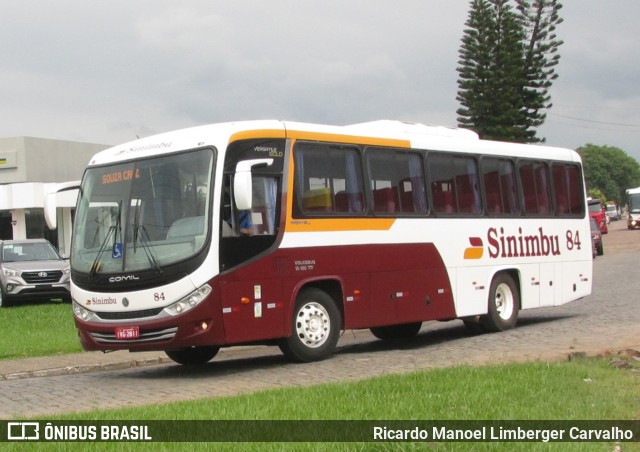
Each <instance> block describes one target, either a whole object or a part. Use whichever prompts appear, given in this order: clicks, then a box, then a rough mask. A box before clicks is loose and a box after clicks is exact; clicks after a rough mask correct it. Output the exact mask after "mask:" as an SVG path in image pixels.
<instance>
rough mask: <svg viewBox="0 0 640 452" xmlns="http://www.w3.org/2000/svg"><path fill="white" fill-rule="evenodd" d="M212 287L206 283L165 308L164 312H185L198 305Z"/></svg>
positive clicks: (175, 313) (176, 313) (173, 313)
mask: <svg viewBox="0 0 640 452" xmlns="http://www.w3.org/2000/svg"><path fill="white" fill-rule="evenodd" d="M211 291H212V289H211V286H210V285H209V284H205V285H204V286H202V287H200V288H199V289H196V290H194V291H193V292H191V293H190V294H189V295H187V296H186V297H184V298H182V299H181V300H178V301H176V302H175V303H173V304H171V305H169V306H167V307H166V308H164V312H166V313H168V314H171V315H178V314H184V313H185V312H187V311H188V310H190V309H193V308H195V307H196V306H198V305H199V304H200V303H201V302H202V301H203V300H204V299H205V298H207V296H208V295H209V294H210V293H211Z"/></svg>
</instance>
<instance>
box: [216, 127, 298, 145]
mask: <svg viewBox="0 0 640 452" xmlns="http://www.w3.org/2000/svg"><path fill="white" fill-rule="evenodd" d="M286 134H287V131H286V130H284V129H256V130H244V131H242V132H237V133H234V134H233V135H231V137H230V138H229V143H233V142H234V141H238V140H250V139H252V138H286Z"/></svg>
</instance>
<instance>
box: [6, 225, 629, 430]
mask: <svg viewBox="0 0 640 452" xmlns="http://www.w3.org/2000/svg"><path fill="white" fill-rule="evenodd" d="M604 240H605V255H604V256H601V257H598V258H597V259H596V260H595V262H594V275H595V276H594V279H595V285H594V293H593V295H592V296H590V297H588V298H586V299H584V300H580V301H577V302H574V303H570V304H567V305H564V306H561V307H557V308H545V309H539V310H534V311H526V312H522V313H521V317H520V321H519V326H518V328H516V329H514V330H510V331H507V332H504V333H499V334H487V335H481V336H473V335H470V334H469V333H468V332H467V330H466V329H465V328H464V327H463V325H462V322H460V321H452V322H446V323H438V322H428V323H425V324H424V326H423V329H422V331H421V333H420V335H419V336H418V337H417V338H415V339H414V340H412V341H407V342H400V343H385V342H381V341H378V340H375V339H374V338H373V337H372V336H371V335H370V334H369V333H368V332H364V331H358V332H346V333H345V334H344V335H343V337H342V339H341V341H340V343H339V348H338V350H337V353H336V354H335V356H333V357H332V358H330V359H328V360H326V361H322V362H318V363H310V364H291V363H288V362H287V361H286V360H285V359H284V358H283V357H282V356H281V354H280V352H279V350H278V349H277V348H269V347H240V348H231V349H225V350H222V351H221V352H220V354H219V355H218V356H217V357H216V358H215V359H214V360H213V361H212V362H211V363H209V364H208V365H206V366H204V367H203V368H201V369H198V370H187V369H185V368H183V367H181V366H178V365H174V364H171V363H167V362H155V365H153V366H145V367H135V368H129V369H119V370H103V371H97V372H88V373H79V374H73V373H72V374H64V375H54V376H40V377H35V378H18V379H8V380H3V381H0V418H2V419H6V418H11V417H14V418H22V417H27V416H35V417H37V416H43V415H52V414H58V413H69V412H76V411H86V410H92V409H94V408H119V407H127V406H134V405H143V404H155V403H159V402H167V401H177V400H188V399H198V398H203V397H221V396H229V395H236V394H240V393H246V392H254V391H261V390H266V389H272V388H280V387H284V386H308V385H314V384H319V383H326V382H333V381H345V380H359V379H363V378H368V377H372V376H376V375H383V374H391V373H402V372H410V371H415V370H419V369H428V368H434V367H445V366H451V365H460V364H484V363H499V362H508V361H525V360H540V359H542V360H553V359H563V358H566V357H567V356H568V355H569V354H571V353H579V352H586V353H588V354H596V353H600V352H604V351H606V350H618V349H624V348H634V349H636V350H640V309H639V303H638V294H640V277H638V271H637V268H636V267H637V259H638V255H639V253H640V231H628V230H626V229H624V225H623V223H622V222H617V223H612V225H611V232H610V233H609V235H607V236H605V237H604ZM131 356H133V357H134V358H135V355H131ZM0 365H1V363H0ZM45 375H48V374H46V373H45Z"/></svg>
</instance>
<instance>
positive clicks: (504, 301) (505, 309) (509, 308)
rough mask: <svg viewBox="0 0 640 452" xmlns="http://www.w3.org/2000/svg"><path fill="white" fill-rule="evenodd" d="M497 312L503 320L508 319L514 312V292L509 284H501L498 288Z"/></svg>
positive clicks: (496, 298)
mask: <svg viewBox="0 0 640 452" xmlns="http://www.w3.org/2000/svg"><path fill="white" fill-rule="evenodd" d="M494 303H495V306H496V312H497V313H498V315H499V316H500V318H501V319H503V320H508V319H509V318H510V317H511V315H512V314H513V309H514V302H513V292H512V291H511V288H510V287H509V285H508V284H500V285H499V286H498V287H497V288H496V296H495V301H494Z"/></svg>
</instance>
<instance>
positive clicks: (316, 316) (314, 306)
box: [296, 302, 331, 348]
mask: <svg viewBox="0 0 640 452" xmlns="http://www.w3.org/2000/svg"><path fill="white" fill-rule="evenodd" d="M330 332H331V319H330V318H329V313H328V312H327V310H326V309H325V308H324V306H322V305H321V304H319V303H315V302H310V303H307V304H305V305H303V306H302V307H301V308H300V310H299V311H298V317H297V319H296V334H297V335H298V338H299V339H300V341H301V342H302V343H303V344H304V345H306V346H307V347H309V348H318V347H320V346H322V345H323V344H324V343H325V342H326V341H327V339H328V338H329V333H330Z"/></svg>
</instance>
